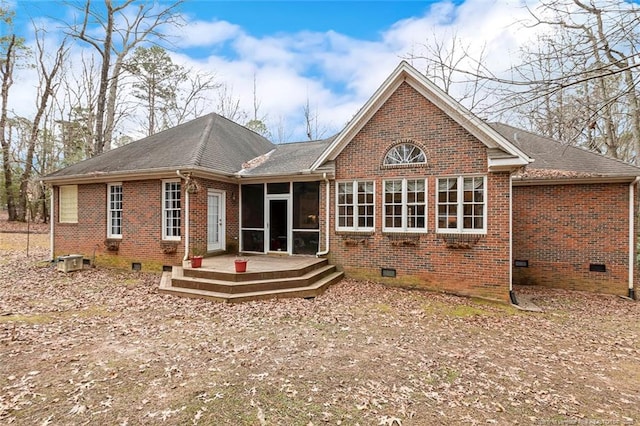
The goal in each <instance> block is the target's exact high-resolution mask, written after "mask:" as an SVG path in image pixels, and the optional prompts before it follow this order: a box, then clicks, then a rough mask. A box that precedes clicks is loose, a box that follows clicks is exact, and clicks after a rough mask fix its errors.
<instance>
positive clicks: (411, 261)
mask: <svg viewBox="0 0 640 426" xmlns="http://www.w3.org/2000/svg"><path fill="white" fill-rule="evenodd" d="M402 140H408V141H411V142H412V143H415V144H416V145H418V146H420V147H421V148H422V149H423V150H424V152H425V154H426V156H427V165H416V166H415V167H414V166H402V167H384V166H382V161H383V158H384V156H385V154H386V152H387V151H388V149H389V148H390V147H391V146H392V145H393V144H394V143H397V142H398V141H402ZM459 175H483V176H487V198H488V199H487V209H488V213H487V234H486V236H483V237H482V238H481V239H480V241H479V242H478V243H477V244H475V245H473V246H472V247H471V248H466V249H454V248H449V247H447V245H446V244H445V242H444V241H443V240H442V239H441V238H440V235H439V234H437V233H436V232H435V230H436V184H437V178H438V177H444V176H459ZM396 177H398V178H400V177H402V178H427V187H428V191H427V228H428V232H427V233H420V234H396V233H383V232H382V220H383V217H382V209H383V180H385V179H389V178H396ZM356 179H357V180H374V182H375V230H374V232H373V233H364V234H362V233H351V232H337V231H336V227H335V225H336V224H335V216H336V215H335V214H333V215H331V223H330V235H331V251H330V255H329V257H330V260H331V262H333V263H335V264H336V265H338V266H339V267H340V268H342V269H343V270H344V271H345V273H346V275H347V276H351V277H354V278H363V279H369V280H374V281H380V282H385V283H387V284H390V285H398V286H405V287H416V288H424V289H429V290H439V291H447V292H452V293H457V294H463V295H470V296H479V297H485V298H490V299H497V300H502V301H507V300H508V298H509V279H510V262H509V197H510V191H509V186H510V178H509V174H508V173H487V149H486V147H485V146H484V145H483V144H482V143H481V142H480V141H478V140H477V139H476V138H475V137H473V136H472V135H471V134H469V133H468V132H467V131H466V130H465V129H464V128H462V127H461V126H460V125H458V124H457V123H456V122H455V121H454V120H452V119H451V118H450V117H449V116H447V115H446V114H445V113H443V112H442V111H441V110H440V109H438V108H437V107H436V106H435V105H433V104H432V103H430V102H429V101H428V100H427V99H425V98H424V97H423V96H422V95H421V94H419V93H418V92H417V91H416V90H414V89H413V88H412V87H411V86H410V85H408V84H407V83H403V84H401V85H400V87H399V88H398V89H397V90H396V91H395V92H394V93H393V94H392V95H391V96H390V98H389V99H388V100H387V102H386V103H385V104H384V105H382V106H381V108H380V109H379V110H378V111H377V112H376V113H375V114H374V116H373V117H372V118H371V119H370V120H369V122H368V123H367V124H365V126H364V127H363V128H362V129H361V130H360V131H359V133H358V134H357V135H355V137H354V138H353V140H351V141H350V143H349V144H348V145H347V146H346V147H345V148H344V150H343V151H342V152H341V153H340V155H339V156H338V157H337V158H336V180H338V181H340V180H356ZM330 191H331V203H332V204H331V208H332V209H335V185H332V187H331V188H330ZM381 268H392V269H395V270H396V274H397V276H396V277H395V278H386V277H385V278H383V277H381Z"/></svg>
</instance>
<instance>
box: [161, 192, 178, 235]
mask: <svg viewBox="0 0 640 426" xmlns="http://www.w3.org/2000/svg"><path fill="white" fill-rule="evenodd" d="M162 186H163V191H162V222H163V226H162V239H164V240H179V239H180V224H181V220H180V215H181V203H180V198H181V192H180V182H179V181H173V180H172V181H163V182H162Z"/></svg>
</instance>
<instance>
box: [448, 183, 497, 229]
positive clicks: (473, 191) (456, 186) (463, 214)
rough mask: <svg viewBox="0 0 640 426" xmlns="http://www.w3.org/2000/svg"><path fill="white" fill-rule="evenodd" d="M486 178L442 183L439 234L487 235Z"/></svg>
mask: <svg viewBox="0 0 640 426" xmlns="http://www.w3.org/2000/svg"><path fill="white" fill-rule="evenodd" d="M486 186H487V185H486V178H485V177H484V176H476V177H464V176H459V177H451V178H441V179H438V231H440V232H472V233H484V232H486V204H487V202H486V200H487V196H486Z"/></svg>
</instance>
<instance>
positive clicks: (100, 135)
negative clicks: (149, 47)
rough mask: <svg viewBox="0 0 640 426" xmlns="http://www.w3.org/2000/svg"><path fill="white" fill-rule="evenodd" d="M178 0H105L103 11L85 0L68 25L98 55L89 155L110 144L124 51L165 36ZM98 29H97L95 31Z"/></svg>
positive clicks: (175, 21) (174, 20) (173, 22)
mask: <svg viewBox="0 0 640 426" xmlns="http://www.w3.org/2000/svg"><path fill="white" fill-rule="evenodd" d="M181 2H182V1H181V0H180V1H175V2H173V3H170V4H169V5H168V6H166V7H164V6H163V7H159V6H158V5H157V4H156V3H146V2H142V3H141V2H136V1H135V0H126V1H123V2H119V4H118V5H114V4H113V2H112V1H111V0H104V6H105V11H104V12H103V11H102V10H100V9H99V8H98V7H93V6H92V3H91V0H86V2H85V3H84V6H83V7H82V9H81V21H80V22H79V23H73V24H71V25H70V26H69V34H70V35H71V36H73V37H74V38H77V39H78V40H81V41H83V42H85V43H87V44H89V45H90V46H91V47H93V48H94V50H95V51H96V53H97V54H98V56H99V58H100V61H101V62H100V76H99V87H98V92H97V99H96V106H95V108H96V112H95V124H94V126H95V127H94V131H93V137H94V141H93V147H92V153H91V154H92V155H97V154H99V153H101V152H103V151H104V150H109V149H110V147H111V142H112V137H113V131H114V127H115V119H116V106H117V105H116V104H117V102H116V100H117V94H118V88H119V80H120V76H121V73H122V67H123V64H124V61H125V58H126V57H127V55H128V54H129V53H130V52H131V51H132V50H133V49H134V48H135V47H136V46H138V45H139V44H140V43H142V42H144V41H149V40H151V39H154V40H159V39H162V38H163V37H164V35H163V33H162V32H161V29H162V27H163V26H165V25H177V24H178V23H179V17H178V15H177V14H176V12H175V10H176V8H177V7H178V5H180V4H181ZM98 30H99V31H98Z"/></svg>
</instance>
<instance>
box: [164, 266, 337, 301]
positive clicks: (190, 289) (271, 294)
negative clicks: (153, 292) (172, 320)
mask: <svg viewBox="0 0 640 426" xmlns="http://www.w3.org/2000/svg"><path fill="white" fill-rule="evenodd" d="M236 258H237V257H236V256H215V257H208V258H204V259H203V260H202V267H200V268H192V267H191V264H190V262H188V261H187V262H184V264H183V266H182V267H173V270H172V271H171V272H165V273H164V274H163V276H162V280H161V282H160V289H159V290H160V292H161V293H167V294H173V295H176V296H183V297H199V298H205V299H211V300H216V301H219V302H246V301H250V300H260V299H272V298H285V297H305V298H309V297H315V296H317V295H319V294H322V292H323V291H324V290H325V289H326V288H327V287H328V286H330V285H331V284H333V283H336V282H338V281H340V280H341V279H342V276H343V273H342V272H340V271H337V270H336V267H335V266H333V265H329V263H328V261H327V259H322V258H316V257H311V256H283V255H253V256H243V258H245V259H247V260H248V262H247V270H246V272H236V271H235V263H234V261H235V260H236Z"/></svg>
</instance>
